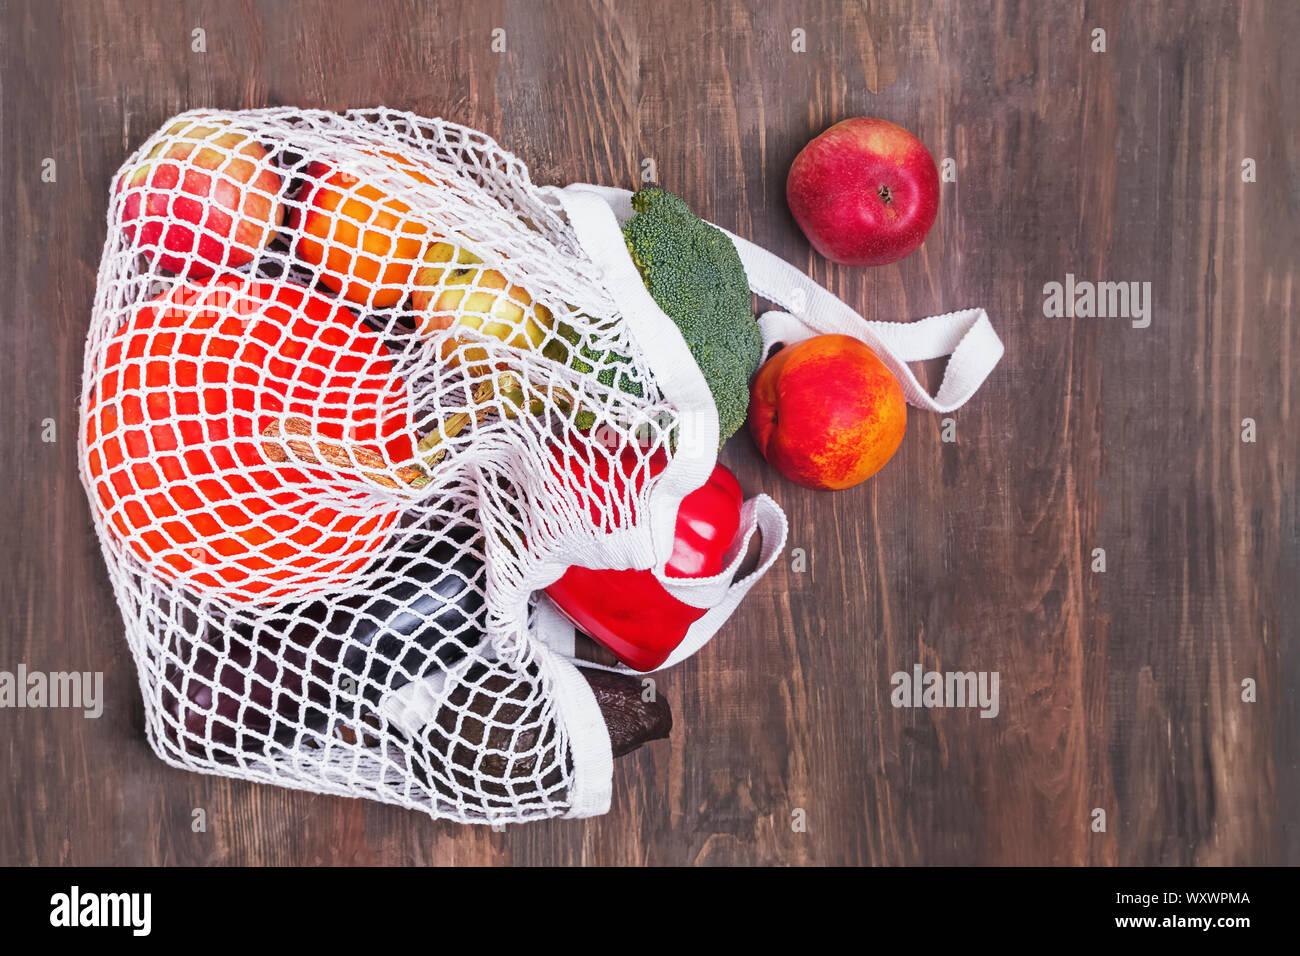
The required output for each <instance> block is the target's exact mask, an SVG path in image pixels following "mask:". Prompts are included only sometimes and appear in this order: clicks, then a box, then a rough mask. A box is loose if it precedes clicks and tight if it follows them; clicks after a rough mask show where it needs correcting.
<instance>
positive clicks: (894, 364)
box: [723, 229, 1003, 412]
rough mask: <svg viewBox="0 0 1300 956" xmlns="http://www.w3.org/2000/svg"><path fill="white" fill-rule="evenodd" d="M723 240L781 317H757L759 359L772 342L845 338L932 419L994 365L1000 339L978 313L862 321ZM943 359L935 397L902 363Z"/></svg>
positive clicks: (773, 261) (795, 273)
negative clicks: (871, 355) (875, 360)
mask: <svg viewBox="0 0 1300 956" xmlns="http://www.w3.org/2000/svg"><path fill="white" fill-rule="evenodd" d="M723 232H727V231H726V230H725V229H724V230H723ZM727 235H728V236H731V241H732V242H734V243H735V245H736V251H737V252H739V253H740V261H741V262H742V263H744V266H745V274H746V275H747V276H748V277H749V287H750V288H751V289H753V290H754V291H755V292H756V293H758V294H759V295H760V296H762V297H763V298H764V299H767V300H768V301H769V302H775V303H777V304H778V305H781V306H784V307H785V308H786V309H788V310H789V311H787V312H781V311H771V312H765V313H763V314H762V315H761V316H759V319H758V326H759V329H760V330H761V331H762V333H763V354H764V355H766V354H768V352H769V351H770V350H771V348H772V346H773V345H775V344H777V343H778V342H780V343H782V344H786V345H791V344H793V343H795V342H801V341H803V340H804V339H808V338H812V337H813V336H814V335H832V334H840V335H849V336H852V337H853V338H855V339H859V340H861V341H863V342H865V343H866V344H867V345H869V346H871V348H872V350H873V351H874V352H875V353H876V354H877V355H878V356H880V360H881V361H882V362H884V363H885V364H886V365H887V366H888V367H889V370H890V371H891V372H893V373H894V375H895V376H897V378H898V381H899V382H900V383H901V384H902V386H903V395H904V397H905V398H906V399H907V402H908V404H909V405H915V406H916V407H917V408H924V409H928V410H929V411H932V412H951V411H954V410H956V409H958V408H960V407H961V406H962V405H965V404H966V402H967V400H968V399H969V398H970V397H971V396H972V395H974V394H975V392H976V390H978V389H979V387H980V385H982V384H983V383H984V380H985V379H986V378H988V376H989V373H990V372H992V371H993V367H994V366H995V365H997V364H998V360H999V359H1000V358H1002V352H1003V348H1002V340H1001V339H999V338H998V334H997V333H996V332H994V331H993V325H992V323H991V322H989V317H988V313H987V312H985V311H984V310H983V309H962V310H961V311H959V312H948V313H945V314H944V315H934V316H931V317H929V318H926V319H919V320H917V321H915V322H868V321H867V320H866V319H864V318H862V316H860V315H858V313H856V312H854V311H853V310H852V309H851V308H849V307H848V306H847V305H846V304H845V303H844V302H842V301H841V300H840V299H838V298H836V297H835V296H834V295H832V294H831V293H830V292H828V291H826V290H825V289H823V288H822V287H821V286H819V285H818V284H817V283H816V282H813V281H812V280H811V279H809V278H808V277H807V276H806V275H804V274H803V273H802V272H800V271H799V270H798V269H796V268H795V267H794V266H792V265H790V264H789V263H788V262H786V261H785V260H784V259H781V258H779V257H777V256H774V255H772V253H770V252H768V251H767V250H766V249H763V248H760V247H759V246H756V245H754V244H753V243H752V242H749V241H748V240H746V239H742V238H740V237H739V236H736V235H732V234H731V233H729V232H727ZM945 355H948V356H951V358H949V359H948V367H947V369H945V371H944V375H943V381H942V382H941V383H940V384H939V390H938V391H937V392H936V393H935V394H934V395H931V394H930V393H929V392H927V391H926V390H925V388H924V387H923V386H922V385H921V383H920V382H918V381H917V379H916V375H915V374H913V372H912V370H911V369H910V368H908V366H907V363H908V362H922V361H925V360H927V359H935V358H942V357H943V356H945Z"/></svg>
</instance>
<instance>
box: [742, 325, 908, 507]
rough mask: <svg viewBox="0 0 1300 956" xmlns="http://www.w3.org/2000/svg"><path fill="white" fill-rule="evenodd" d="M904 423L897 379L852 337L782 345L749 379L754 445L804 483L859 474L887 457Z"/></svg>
mask: <svg viewBox="0 0 1300 956" xmlns="http://www.w3.org/2000/svg"><path fill="white" fill-rule="evenodd" d="M906 428H907V405H906V403H905V402H904V401H903V388H902V386H901V385H899V384H898V379H896V378H895V377H894V374H893V373H892V372H891V371H890V370H889V369H888V368H886V367H885V364H884V363H883V362H881V361H880V359H879V358H877V357H876V353H875V352H873V351H871V349H870V348H868V347H867V345H866V344H864V343H863V342H861V341H859V340H858V339H855V338H853V337H852V336H848V335H818V336H815V337H814V338H811V339H805V340H804V341H802V342H799V343H797V344H795V345H790V346H787V347H786V348H783V349H781V351H779V352H777V353H776V354H775V355H774V356H772V358H770V359H768V361H767V362H766V363H765V364H764V365H763V367H762V368H761V369H759V370H758V374H757V375H756V376H754V380H753V382H752V383H751V384H750V398H749V429H750V432H751V434H753V436H754V441H755V442H756V443H757V444H758V449H759V451H761V452H762V453H763V457H764V458H766V459H767V460H768V461H769V462H771V464H772V465H773V466H775V467H776V469H777V470H778V471H780V472H781V474H783V475H785V476H786V477H787V478H789V479H790V480H791V481H794V482H797V483H798V484H801V485H803V486H804V487H806V488H817V489H840V488H850V487H852V486H853V485H856V484H860V483H861V482H863V481H866V480H867V479H868V478H870V477H871V476H872V475H874V474H875V473H876V472H877V471H879V470H880V469H881V468H882V467H883V466H884V464H885V462H887V461H889V459H890V458H891V457H893V454H894V452H896V451H897V450H898V446H899V445H900V444H902V441H903V432H904V430H905V429H906Z"/></svg>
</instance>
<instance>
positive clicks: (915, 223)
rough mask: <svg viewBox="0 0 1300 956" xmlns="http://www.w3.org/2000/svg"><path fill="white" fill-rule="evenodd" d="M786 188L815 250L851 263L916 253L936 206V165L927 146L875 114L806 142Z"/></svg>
mask: <svg viewBox="0 0 1300 956" xmlns="http://www.w3.org/2000/svg"><path fill="white" fill-rule="evenodd" d="M785 190H786V200H787V201H788V202H789V204H790V212H792V213H793V214H794V218H795V222H797V223H798V224H799V228H800V229H802V230H803V231H804V235H806V236H807V237H808V241H809V242H811V243H812V244H813V248H815V249H816V250H817V251H818V252H820V253H821V254H822V255H824V256H825V257H826V258H827V259H830V260H831V261H832V262H838V263H840V264H841V265H846V266H880V265H885V264H887V263H890V262H897V261H898V260H899V259H902V258H903V257H905V256H909V255H911V254H912V253H913V252H915V251H916V250H917V248H918V247H919V246H920V245H921V243H922V242H924V241H925V237H926V235H927V234H928V233H929V232H930V227H931V226H933V225H934V219H935V216H936V215H937V214H938V212H939V171H938V169H936V168H935V165H934V157H933V156H931V155H930V151H929V150H928V149H926V148H925V144H924V143H922V142H921V141H920V140H919V139H917V138H916V137H915V136H913V135H912V134H911V133H909V132H908V131H907V130H905V129H903V128H902V127H901V126H895V125H894V124H893V123H890V122H887V121H886V120H882V119H873V118H870V117H855V118H853V119H846V120H844V121H842V122H839V123H836V124H835V125H834V126H832V127H831V128H830V129H828V130H826V131H825V132H824V133H822V134H821V135H820V136H818V137H816V138H815V139H813V140H812V141H811V142H809V143H808V145H807V146H805V147H804V148H803V149H802V150H801V151H800V153H799V155H798V156H796V157H795V160H794V163H793V164H791V166H790V175H789V177H788V178H787V180H786V186H785Z"/></svg>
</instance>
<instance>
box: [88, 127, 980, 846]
mask: <svg viewBox="0 0 1300 956" xmlns="http://www.w3.org/2000/svg"><path fill="white" fill-rule="evenodd" d="M178 143H179V144H180V145H178ZM142 167H143V168H144V169H145V172H144V173H141V172H140V170H141V168H142ZM204 177H208V179H204ZM214 182H215V183H216V185H217V186H219V187H220V188H215V187H214V188H206V187H205V183H206V184H207V185H209V186H211V185H212V184H213V183H214ZM232 184H233V185H232ZM196 187H197V188H196ZM196 195H197V198H196ZM611 202H612V203H613V205H611ZM624 203H625V198H624V197H622V196H621V195H620V194H617V193H605V192H602V191H600V190H597V189H595V188H593V187H582V186H575V187H570V188H568V189H557V188H553V187H538V186H535V185H533V184H532V183H531V182H530V181H529V178H528V173H527V170H526V168H525V167H524V166H523V165H522V164H521V163H520V162H519V161H518V160H517V159H515V158H514V157H513V156H511V155H510V154H508V153H506V152H504V151H503V150H501V149H500V147H498V146H497V145H496V144H495V143H494V142H493V141H492V140H490V139H489V138H487V137H485V136H483V135H482V134H480V133H478V132H475V131H473V130H470V129H466V128H464V127H461V126H457V125H455V124H451V123H446V122H443V121H441V120H436V119H434V120H430V119H423V118H420V117H416V116H414V115H411V114H409V113H398V112H394V111H390V110H385V109H376V110H365V111H354V112H349V113H346V114H342V115H340V114H333V113H325V112H320V111H306V110H295V109H271V110H255V111H241V112H222V111H194V112H190V113H186V114H182V115H181V116H179V117H176V118H174V119H173V120H172V121H171V122H169V123H168V124H167V125H166V126H165V127H164V128H163V129H162V130H160V131H159V132H158V133H157V134H155V135H154V136H153V137H152V138H151V139H150V140H149V141H148V142H146V143H145V144H144V145H143V146H141V148H140V149H139V150H138V151H137V152H136V153H135V154H134V155H133V156H132V157H131V158H130V159H128V161H127V162H126V164H125V165H124V166H123V167H122V169H121V171H119V174H118V176H117V177H116V178H115V180H114V184H113V191H112V193H111V202H110V207H109V213H108V237H107V241H106V243H105V249H104V254H103V258H102V260H101V264H100V271H99V276H98V283H97V289H96V297H95V304H94V311H93V314H92V319H91V326H90V331H89V334H88V337H87V344H86V355H85V369H84V371H85V376H84V384H83V391H82V399H81V429H80V448H79V451H80V455H79V458H80V468H81V475H82V480H83V483H84V484H85V486H86V489H87V493H88V495H89V497H90V500H91V504H92V512H93V515H94V521H95V528H96V532H97V534H98V536H99V539H100V543H101V547H102V550H103V553H104V556H105V561H106V563H107V566H108V569H109V575H110V578H111V580H112V583H113V588H114V592H115V594H116V597H117V600H118V603H119V606H120V607H121V610H122V615H123V619H124V622H125V625H126V634H127V640H128V643H129V645H130V647H131V650H132V654H133V656H134V658H135V662H136V667H137V672H138V677H139V681H140V688H141V693H142V695H143V698H144V702H145V715H146V727H147V734H148V738H149V741H150V744H151V746H152V747H153V748H154V750H155V751H156V752H157V753H158V754H159V756H160V757H162V759H164V760H165V761H166V762H168V763H169V764H172V765H174V766H179V767H185V768H188V769H191V770H197V771H201V772H207V773H217V774H221V775H226V776H232V777H238V778H242V779H249V780H257V781H263V782H267V783H274V784H278V785H281V786H289V787H294V788H297V789H305V790H311V791H314V792H321V793H337V794H342V795H348V796H361V797H370V798H373V799H377V800H381V801H384V802H388V803H395V804H399V805H402V806H406V807H411V808H416V809H421V810H424V811H425V812H427V813H429V814H430V815H432V816H434V817H439V818H448V819H454V820H458V821H462V822H492V823H506V822H519V821H525V820H530V819H537V818H544V817H552V816H588V815H593V814H598V813H603V812H605V811H606V810H607V809H608V806H609V800H610V786H611V772H612V760H611V754H610V742H609V737H608V733H607V731H606V729H605V726H604V723H603V720H602V718H601V715H600V711H599V709H598V708H597V706H596V703H595V698H594V696H593V694H592V692H591V690H590V689H589V687H588V685H587V683H586V682H585V680H584V679H583V678H582V677H581V676H580V674H579V673H578V671H577V669H576V668H575V667H574V665H573V663H572V662H571V660H570V658H571V656H572V649H573V642H572V639H571V636H568V635H571V633H572V631H571V628H570V629H569V630H568V635H566V628H565V626H564V624H563V623H562V619H561V618H559V617H558V614H557V613H556V612H555V611H554V610H553V609H551V608H550V606H549V605H548V604H547V603H546V602H545V600H544V599H540V598H539V597H538V595H539V594H540V589H542V588H544V587H545V586H546V585H548V584H549V583H551V582H552V581H554V580H555V579H556V578H558V577H559V576H560V574H562V573H563V571H564V570H565V569H566V568H567V567H568V566H570V565H572V564H582V565H586V566H589V567H610V568H652V569H655V571H656V573H657V574H658V575H659V576H660V579H661V580H664V578H663V568H664V563H665V561H666V559H667V557H668V555H669V554H670V553H671V550H672V547H671V545H672V539H673V532H674V524H675V516H676V512H677V506H678V504H679V503H680V501H681V499H682V497H683V496H684V495H686V494H688V493H689V492H690V491H691V490H693V489H694V488H696V487H698V486H699V485H700V484H702V483H703V481H704V480H705V478H706V477H707V475H708V474H709V472H710V470H711V469H712V467H713V465H714V461H715V456H716V449H717V439H718V426H717V416H716V411H715V409H714V406H713V403H712V399H711V397H710V393H709V391H708V388H707V385H706V384H705V381H704V379H703V376H702V375H701V373H700V371H699V369H698V368H697V367H696V365H695V364H694V362H693V361H692V359H691V356H690V352H689V350H688V349H687V348H686V345H685V343H684V341H683V340H682V338H681V336H680V334H679V333H678V332H677V330H676V327H675V326H674V325H673V323H672V322H671V320H670V319H668V318H667V317H666V316H665V315H664V314H663V313H662V312H661V311H660V310H659V309H658V307H657V306H656V305H655V304H654V302H653V300H652V299H651V298H650V297H649V295H648V294H647V293H646V291H645V289H644V286H643V285H642V283H641V281H640V278H639V276H638V274H637V272H636V270H635V268H634V267H633V265H632V263H631V261H630V259H629V258H628V256H627V253H626V250H625V248H624V246H623V243H622V239H621V234H620V232H619V227H618V221H617V219H616V215H615V208H616V207H619V208H620V211H622V212H626V210H625V209H621V206H622V205H623V204H624ZM249 223H251V224H252V225H251V226H250V225H249ZM259 224H260V226H259ZM186 230H188V232H187V231H186ZM741 253H742V257H746V256H748V255H752V254H753V253H752V251H747V250H746V249H745V248H744V247H743V246H742V248H741ZM746 265H747V267H751V260H750V259H748V258H747V259H746ZM753 279H754V276H752V275H751V284H752V281H753ZM760 291H761V290H760ZM769 291H771V292H776V291H779V290H769ZM764 294H765V295H767V293H764ZM824 294H825V293H823V295H824ZM768 297H769V298H774V300H775V301H782V299H781V297H780V296H779V295H769V296H768ZM850 314H851V313H850ZM765 321H766V323H767V326H771V320H770V319H766V320H765ZM858 321H859V322H860V320H858ZM930 321H934V320H930ZM981 323H982V326H987V320H986V319H984V318H983V317H982V316H980V317H978V320H977V321H975V322H974V323H973V324H972V329H970V330H968V332H970V333H971V334H976V335H978V334H979V331H978V330H979V328H981V327H982V326H981ZM951 325H953V323H946V324H945V328H947V329H948V330H949V331H948V332H947V333H946V335H947V337H948V338H953V337H954V336H956V338H954V339H953V341H952V343H951V344H952V346H953V347H955V348H956V349H957V350H958V352H960V351H961V349H962V348H963V347H964V345H965V342H966V341H969V335H968V337H967V339H964V340H962V341H961V343H960V344H959V343H958V342H957V340H956V339H960V335H958V333H957V332H956V331H954V330H953V328H950V326H951ZM988 334H989V335H991V329H990V330H988ZM946 341H947V339H945V342H946ZM992 341H993V342H996V336H993V338H992ZM999 348H1000V346H999ZM950 350H951V349H950ZM882 357H885V356H884V355H882ZM986 358H987V356H986ZM886 361H889V359H888V358H886ZM955 361H956V356H955V357H954V362H955ZM995 361H996V356H993V358H992V362H995ZM992 362H986V365H987V366H988V368H991V365H992ZM900 364H901V363H900ZM984 374H987V368H984V370H983V373H982V374H979V370H978V369H972V370H971V373H970V374H969V375H966V376H965V379H972V378H973V377H974V376H977V377H974V378H973V380H971V381H965V379H964V380H963V382H962V383H961V384H963V385H968V386H969V390H970V391H973V389H974V387H976V386H977V385H978V383H979V380H982V378H983V375H984ZM952 377H953V375H952V367H951V365H950V372H949V378H950V379H951V378H952ZM905 384H906V380H905ZM941 391H942V390H941ZM911 397H912V395H911V392H910V391H909V398H911ZM961 397H962V399H963V400H964V397H965V396H964V395H963V396H961ZM652 462H654V464H652ZM755 535H757V536H759V537H760V539H761V549H760V550H761V553H760V559H759V562H758V566H757V567H756V569H755V570H754V571H752V572H750V573H748V574H746V575H744V576H743V577H742V576H741V575H740V574H739V569H740V566H741V563H742V560H743V558H744V551H745V548H746V547H747V545H748V542H749V540H750V539H751V538H752V537H754V536H755ZM784 539H785V519H784V516H783V515H782V514H781V512H780V509H779V508H778V507H777V506H776V505H775V504H774V503H773V502H772V501H771V500H770V499H767V498H766V497H764V496H759V497H758V498H755V499H753V500H752V501H750V502H747V503H746V505H745V511H744V523H743V525H742V534H741V535H740V540H738V543H737V545H736V546H735V548H733V554H732V555H731V556H730V557H731V560H730V561H729V566H728V569H727V571H725V572H724V573H723V574H721V575H718V576H717V577H716V578H714V579H703V580H700V581H691V582H681V581H673V582H672V589H673V593H675V594H676V595H677V596H679V597H682V599H683V600H687V601H688V602H690V603H694V604H695V605H696V606H698V607H710V608H713V610H711V611H710V612H709V613H708V614H706V615H705V616H704V617H703V618H701V620H700V621H699V622H698V623H697V625H696V627H695V628H694V629H693V630H692V633H691V634H690V635H689V636H688V638H687V641H686V642H685V643H684V644H683V645H682V648H679V652H678V653H677V654H675V655H674V657H673V659H672V660H671V661H670V663H672V662H675V660H677V659H680V658H681V657H682V656H684V655H685V654H686V653H690V652H691V651H693V650H694V649H696V648H698V646H700V645H702V644H703V642H704V641H705V640H707V639H708V636H710V635H711V634H712V633H713V631H715V630H716V629H717V627H718V626H720V624H721V623H722V621H723V620H725V617H726V616H727V614H729V613H730V611H731V610H732V609H733V608H734V607H735V605H736V603H738V602H739V600H740V598H741V597H742V596H743V594H744V593H745V591H747V590H748V589H749V587H750V586H752V584H753V583H754V581H755V580H756V579H757V578H758V577H759V576H760V575H761V574H762V573H763V572H764V571H765V570H766V568H767V567H768V566H770V564H771V562H772V561H773V560H774V558H775V557H776V555H777V554H778V553H779V551H780V549H781V547H782V545H783V543H784Z"/></svg>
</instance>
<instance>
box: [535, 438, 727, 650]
mask: <svg viewBox="0 0 1300 956" xmlns="http://www.w3.org/2000/svg"><path fill="white" fill-rule="evenodd" d="M636 459H637V456H636V453H635V451H634V450H633V449H629V450H628V451H626V452H625V453H624V454H623V456H622V457H621V458H620V468H619V471H618V474H616V475H615V476H614V477H613V481H612V483H613V484H614V485H615V491H616V492H618V493H621V492H622V490H623V489H622V488H620V487H618V486H619V484H620V483H622V482H627V481H632V482H634V483H635V485H636V487H637V488H639V487H640V485H641V483H642V481H644V477H643V476H642V475H640V474H636V475H634V474H633V468H634V465H635V462H636ZM663 466H664V459H663V456H662V455H657V456H654V457H652V458H651V459H650V473H651V476H653V475H654V474H657V473H658V472H659V471H661V470H662V469H663ZM568 467H569V470H570V471H571V472H572V473H574V474H575V477H577V478H578V480H579V481H580V482H581V483H582V484H583V486H584V487H587V488H590V487H591V480H590V479H591V478H592V477H593V476H592V475H591V474H590V473H589V470H590V469H591V468H592V465H591V464H590V463H589V462H587V461H585V460H583V459H582V458H580V457H577V456H572V455H570V456H569V457H568ZM595 469H596V471H597V474H596V475H595V477H597V478H599V479H600V481H601V482H607V481H611V477H610V474H609V471H610V469H609V465H608V464H607V463H605V462H599V463H598V464H596V465H595ZM741 503H742V495H741V491H740V482H738V481H737V480H736V476H735V475H733V474H732V473H731V472H730V471H729V470H727V469H726V468H725V467H723V466H722V465H717V466H716V467H715V468H714V469H713V473H712V474H711V475H710V476H709V480H708V481H707V482H705V483H704V485H703V486H701V487H700V488H697V489H696V490H695V491H693V492H691V493H690V494H689V495H687V496H686V497H685V498H683V499H682V504H681V507H680V508H679V509H678V511H677V526H676V531H675V534H674V537H673V553H672V556H671V557H670V558H669V559H668V562H667V564H666V565H665V568H664V570H665V573H666V574H667V575H668V576H669V577H675V578H704V577H712V576H713V575H715V574H720V573H721V572H722V571H723V568H724V561H725V559H726V554H727V552H728V551H729V550H730V549H731V545H732V542H733V541H734V540H735V537H736V532H737V531H738V530H739V529H740V508H741ZM546 593H547V595H548V596H549V597H550V599H551V600H552V601H553V602H554V603H555V606H556V607H558V608H559V609H560V611H561V612H563V614H564V615H565V617H567V618H568V619H569V620H570V621H572V622H573V623H574V624H575V625H576V626H577V627H578V628H580V629H581V630H583V631H585V632H586V633H587V634H590V635H591V636H592V637H593V638H595V639H596V640H597V641H599V642H600V643H601V644H603V645H605V646H606V647H607V648H609V649H610V650H611V651H613V652H614V656H616V657H617V658H618V659H619V660H620V661H622V662H623V663H624V664H626V665H627V666H629V667H631V668H633V669H635V670H639V671H648V670H653V669H654V668H656V667H658V666H659V665H660V664H662V663H663V662H664V661H665V660H667V659H668V655H669V654H671V653H672V652H673V650H674V648H676V647H677V645H678V644H680V643H681V642H682V640H683V639H684V638H685V637H686V632H687V631H688V630H689V629H690V626H691V625H692V624H694V623H695V622H696V621H697V620H699V619H700V618H701V617H703V616H704V613H705V610H706V609H705V608H698V607H692V606H691V605H689V604H686V603H685V602H683V601H680V600H678V599H677V598H675V597H673V595H671V594H669V593H668V591H667V590H666V589H665V588H664V586H663V585H662V584H660V583H659V579H658V578H656V577H655V576H654V573H653V572H652V571H648V570H645V571H614V570H609V569H592V568H583V567H571V568H569V570H568V571H566V572H565V573H564V575H563V576H562V577H561V578H560V579H559V580H558V581H556V582H555V583H554V584H552V585H551V586H550V587H548V588H547V589H546Z"/></svg>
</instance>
